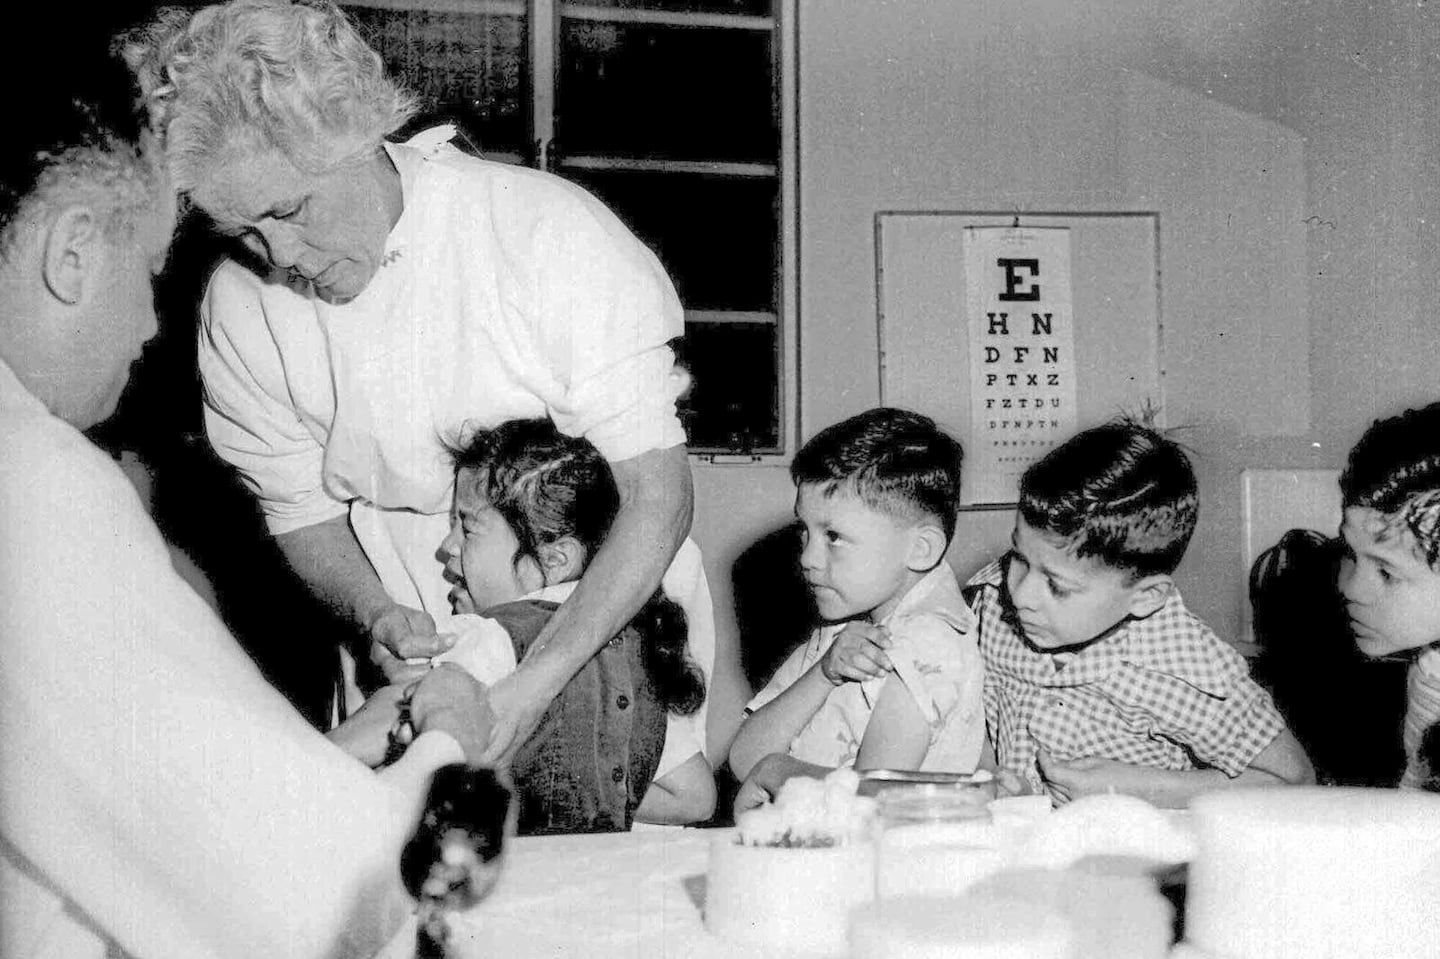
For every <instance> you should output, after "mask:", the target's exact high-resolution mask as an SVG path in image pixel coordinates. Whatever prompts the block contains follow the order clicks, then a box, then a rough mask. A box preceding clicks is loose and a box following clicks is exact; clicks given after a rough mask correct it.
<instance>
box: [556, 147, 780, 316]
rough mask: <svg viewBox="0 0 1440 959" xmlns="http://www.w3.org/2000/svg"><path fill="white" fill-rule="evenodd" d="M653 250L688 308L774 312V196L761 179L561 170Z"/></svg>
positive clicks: (776, 237) (773, 186) (771, 187)
mask: <svg viewBox="0 0 1440 959" xmlns="http://www.w3.org/2000/svg"><path fill="white" fill-rule="evenodd" d="M561 172H562V173H564V175H565V176H566V177H567V178H569V179H572V180H574V181H576V182H577V183H580V184H581V185H582V186H584V187H585V188H587V189H588V190H590V191H591V192H592V193H594V194H595V195H596V196H598V197H599V198H600V199H601V200H603V201H604V202H605V203H606V204H607V205H608V206H609V207H610V208H611V209H612V210H614V211H615V213H616V215H617V216H619V217H620V219H622V220H624V221H625V223H626V224H627V225H628V226H629V227H630V229H631V230H633V231H634V232H635V235H636V236H638V237H639V238H640V239H641V240H642V241H643V242H644V243H645V245H646V246H648V247H650V249H652V250H654V251H655V253H656V255H657V256H659V257H660V261H661V262H662V263H664V264H665V269H666V270H667V271H669V273H670V278H671V279H672V280H674V281H675V288H676V290H677V291H678V292H679V293H680V301H681V302H682V303H684V304H685V307H686V308H687V309H691V310H747V311H765V312H774V311H775V309H776V286H777V276H776V274H777V267H776V263H777V262H778V250H779V246H778V243H779V233H778V231H779V222H778V219H777V216H776V210H777V208H778V204H779V196H778V195H777V191H776V184H775V181H774V180H771V179H769V178H766V177H753V178H740V177H718V176H710V175H706V174H698V173H656V172H653V171H648V170H609V171H599V170H574V171H572V170H562V171H561Z"/></svg>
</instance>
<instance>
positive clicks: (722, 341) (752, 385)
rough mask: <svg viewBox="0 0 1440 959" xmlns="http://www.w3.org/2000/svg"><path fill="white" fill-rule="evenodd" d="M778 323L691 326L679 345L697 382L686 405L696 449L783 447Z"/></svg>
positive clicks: (742, 450) (748, 450) (685, 415)
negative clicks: (781, 444) (781, 440)
mask: <svg viewBox="0 0 1440 959" xmlns="http://www.w3.org/2000/svg"><path fill="white" fill-rule="evenodd" d="M777 330H778V328H777V327H776V326H775V325H774V324H773V323H696V322H691V323H687V324H686V325H685V339H684V341H683V342H682V343H680V344H677V347H678V349H677V353H678V354H679V357H680V360H681V362H682V363H684V364H685V365H686V367H688V368H689V370H690V375H691V377H692V378H693V381H694V382H693V385H692V386H691V388H690V395H689V397H688V399H687V400H686V401H685V402H684V403H682V405H681V413H680V415H681V418H682V419H683V420H684V421H685V427H686V431H687V433H688V435H689V438H690V449H692V450H695V451H699V452H704V451H716V452H726V453H775V452H779V450H780V387H779V369H780V366H779V364H780V343H779V337H778V336H777V335H776V334H777Z"/></svg>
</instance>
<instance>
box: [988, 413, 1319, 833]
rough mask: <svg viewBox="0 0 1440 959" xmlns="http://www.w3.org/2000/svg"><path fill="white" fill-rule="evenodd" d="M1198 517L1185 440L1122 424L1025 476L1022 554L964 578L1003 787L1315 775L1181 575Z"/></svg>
mask: <svg viewBox="0 0 1440 959" xmlns="http://www.w3.org/2000/svg"><path fill="white" fill-rule="evenodd" d="M1196 513H1197V495H1196V484H1195V474H1194V471H1193V470H1192V469H1191V466H1190V462H1189V460H1188V459H1187V457H1186V456H1185V454H1184V452H1183V451H1182V450H1181V449H1180V448H1179V447H1178V446H1177V445H1176V444H1175V443H1174V442H1172V441H1170V440H1168V439H1166V438H1165V437H1163V436H1161V435H1160V434H1159V433H1157V432H1155V431H1154V430H1152V429H1149V428H1147V427H1145V426H1142V425H1140V424H1138V423H1135V422H1131V421H1127V420H1122V421H1117V422H1114V423H1110V424H1107V425H1104V426H1100V427H1096V428H1094V429H1090V430H1086V431H1084V432H1082V433H1079V434H1078V435H1076V436H1074V437H1073V438H1071V439H1070V440H1068V441H1067V442H1065V443H1063V444H1061V445H1060V446H1058V447H1056V448H1055V449H1054V450H1052V451H1051V452H1050V453H1049V454H1047V455H1046V456H1045V457H1044V458H1043V459H1041V460H1039V461H1038V462H1036V463H1034V464H1033V465H1032V466H1031V467H1030V468H1029V469H1028V470H1026V471H1025V474H1024V476H1023V478H1022V479H1021V482H1020V508H1019V510H1018V513H1017V515H1016V519H1015V529H1014V532H1013V534H1012V535H1011V549H1010V551H1009V552H1008V553H1007V554H1006V555H1005V556H1004V557H1003V558H1001V559H1000V560H998V561H997V562H994V563H991V564H990V565H989V566H987V567H986V568H984V569H982V570H981V571H980V572H979V573H977V574H976V575H975V576H974V577H973V578H972V579H971V580H970V583H969V586H968V587H967V594H968V595H969V596H970V598H971V603H972V608H973V609H974V611H975V613H976V616H977V617H978V620H979V632H980V651H981V655H982V656H983V657H984V661H985V718H986V726H987V728H988V730H989V734H990V738H991V741H992V743H993V745H994V749H995V754H996V756H995V758H996V760H997V763H998V768H999V770H1000V775H999V780H1000V784H1001V788H1002V790H1003V791H1006V792H1012V793H1015V792H1034V793H1040V792H1042V791H1043V792H1048V793H1049V795H1050V796H1051V798H1052V799H1053V800H1055V801H1056V802H1057V803H1065V802H1068V801H1070V800H1072V799H1076V798H1079V797H1080V796H1084V795H1090V794H1094V793H1106V792H1116V793H1126V794H1129V795H1134V796H1139V797H1140V798H1142V799H1146V800H1148V801H1150V802H1152V803H1154V804H1156V805H1158V806H1168V807H1182V806H1184V805H1186V804H1187V803H1188V802H1189V800H1190V798H1191V797H1192V796H1194V795H1196V794H1197V793H1200V792H1203V791H1207V790H1210V789H1215V788H1218V787H1223V786H1231V785H1260V784H1273V783H1303V782H1310V781H1312V780H1313V778H1314V771H1313V769H1312V768H1311V766H1310V762H1309V760H1308V759H1307V758H1306V756H1305V752H1304V750H1303V749H1302V748H1301V747H1300V744H1299V743H1298V742H1297V741H1296V740H1295V737H1294V736H1293V735H1291V733H1290V731H1289V730H1288V729H1287V728H1286V726H1285V722H1284V720H1283V719H1282V718H1281V717H1280V714H1279V712H1278V711H1277V710H1276V708H1275V704H1274V703H1273V702H1272V701H1271V699H1270V696H1269V694H1268V693H1266V692H1265V690H1263V689H1262V688H1261V687H1260V686H1259V685H1257V684H1256V683H1255V681H1254V680H1252V679H1251V678H1250V672H1249V667H1248V666H1247V664H1246V662H1245V660H1244V658H1243V657H1241V656H1240V654H1239V653H1238V652H1236V651H1235V650H1234V649H1233V648H1232V647H1231V646H1229V645H1228V644H1227V643H1225V642H1223V641H1221V640H1220V639H1219V638H1218V637H1217V636H1216V635H1215V634H1214V633H1213V632H1211V630H1210V628H1209V627H1208V626H1206V625H1205V624H1204V623H1203V622H1201V621H1200V619H1199V618H1198V617H1196V616H1195V615H1194V614H1193V613H1191V612H1190V611H1189V610H1188V609H1186V608H1185V603H1184V601H1183V600H1182V599H1181V598H1180V593H1179V591H1178V590H1177V589H1176V587H1175V582H1174V580H1173V579H1172V578H1171V574H1172V573H1173V572H1174V571H1175V568H1176V567H1177V566H1178V565H1179V564H1180V559H1181V557H1182V556H1184V554H1185V547H1186V546H1187V545H1188V543H1189V542H1190V535H1191V533H1192V532H1193V531H1194V529H1195V518H1196Z"/></svg>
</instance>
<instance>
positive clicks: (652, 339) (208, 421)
mask: <svg viewBox="0 0 1440 959" xmlns="http://www.w3.org/2000/svg"><path fill="white" fill-rule="evenodd" d="M421 137H425V139H424V141H423V142H424V148H423V149H422V148H419V147H414V146H409V145H397V144H387V145H386V149H387V150H388V151H389V154H390V157H391V159H392V160H393V161H394V163H395V167H396V169H397V170H398V171H399V173H400V177H401V185H402V189H403V191H404V199H405V208H404V212H403V213H402V214H401V217H400V219H399V221H398V222H397V223H396V224H395V227H394V228H393V229H392V230H391V232H390V236H389V238H388V239H387V241H386V252H385V256H384V263H385V265H384V266H382V267H381V268H380V270H379V271H378V272H377V273H376V275H375V278H374V279H373V280H371V282H370V285H369V286H368V287H366V289H365V290H364V292H362V293H361V294H360V296H358V297H356V298H355V299H354V300H352V301H351V302H349V303H347V304H344V305H340V306H335V305H330V304H327V303H325V302H323V301H321V300H319V299H316V298H315V297H314V296H313V295H312V294H311V293H310V292H309V289H308V287H305V288H300V289H294V288H292V287H291V286H289V285H287V284H286V283H284V282H281V281H278V280H276V279H274V278H273V277H272V278H271V279H269V280H266V279H262V278H260V277H258V276H256V275H255V274H254V273H252V272H250V271H249V270H247V269H245V268H243V267H241V266H239V265H238V264H235V263H230V262H227V263H224V264H222V265H221V266H220V268H219V269H218V270H216V272H215V274H214V276H213V277H212V278H211V280H210V285H209V288H208V290H207V291H206V295H205V299H204V302H203V303H202V305H201V311H200V313H201V325H200V342H199V367H200V373H201V376H202V378H203V380H204V384H205V425H206V430H207V432H208V434H209V437H210V442H211V443H212V444H213V445H214V447H215V449H216V451H217V452H218V453H219V454H220V456H221V457H223V458H224V459H225V460H226V461H228V462H229V463H231V464H232V465H234V466H235V467H237V468H238V469H239V470H240V473H241V475H242V476H243V477H245V479H246V481H247V482H248V484H249V485H250V486H251V488H252V489H253V490H254V491H255V492H256V493H257V494H258V496H259V498H260V504H261V507H262V509H263V510H264V513H265V518H266V522H267V523H268V525H269V528H270V530H271V531H272V532H274V533H277V534H278V533H284V532H288V531H290V530H294V529H299V528H301V527H304V526H310V525H313V524H315V523H318V522H321V521H323V520H327V519H331V518H333V517H335V516H338V515H340V514H342V513H344V512H346V510H347V508H348V510H349V512H350V522H351V526H352V528H353V529H354V531H355V535H356V538H357V539H358V540H359V542H360V545H361V547H362V548H363V549H364V551H365V554H366V556H367V557H368V558H369V559H370V562H371V564H372V565H373V566H374V567H375V570H376V572H377V573H378V574H379V576H380V581H381V582H382V583H383V584H384V586H385V589H386V591H387V592H388V593H389V595H390V597H391V598H392V599H393V600H395V601H396V602H398V603H403V604H405V605H408V606H413V607H416V608H419V609H423V610H425V611H426V612H428V613H430V614H431V616H433V617H434V618H435V620H436V622H437V624H439V625H440V626H441V628H442V629H443V628H445V626H444V622H443V621H444V620H446V619H448V618H449V616H450V606H449V601H448V599H447V596H448V593H449V589H450V585H449V584H448V583H447V582H446V581H445V579H444V577H443V576H442V565H441V563H440V562H439V561H438V560H437V559H436V558H435V551H436V549H437V548H438V547H439V545H440V542H441V540H443V539H444V538H445V534H446V532H447V531H448V529H449V516H448V512H449V509H450V498H451V485H452V480H453V471H452V468H451V464H450V456H449V453H448V451H447V450H446V444H452V445H453V444H456V443H459V442H462V441H463V440H464V439H465V438H466V437H467V435H468V434H469V433H471V432H473V431H474V429H476V428H480V427H491V426H495V425H498V424H499V423H501V422H504V421H505V420H509V419H515V418H520V417H539V416H549V417H550V418H551V419H552V420H553V421H554V422H555V425H556V426H557V427H558V428H559V429H560V430H561V432H563V433H566V434H567V435H571V436H584V437H585V438H587V439H589V440H590V441H591V442H593V443H594V444H595V446H596V447H597V448H598V449H599V450H600V452H601V453H602V454H604V456H605V457H606V458H607V459H609V460H611V461H612V462H614V461H618V460H624V459H631V458H633V457H635V456H638V455H640V454H641V453H645V452H649V451H652V450H660V449H668V448H671V447H674V446H678V445H681V444H683V443H684V442H685V434H684V430H683V429H682V428H681V426H680V421H679V419H678V418H677V416H676V414H675V398H676V396H677V395H678V394H679V392H680V390H681V388H682V387H683V384H684V381H683V379H682V378H681V377H680V376H679V375H677V373H676V371H675V368H674V355H673V353H672V352H671V350H670V349H669V347H668V346H667V345H666V344H667V343H668V341H669V340H671V339H673V338H674V337H677V336H680V335H681V334H682V333H683V332H684V313H683V311H682V309H681V306H680V301H679V299H678V298H677V297H676V295H675V291H674V287H673V286H672V285H671V283H670V280H669V278H668V277H666V275H665V271H664V269H663V268H662V267H661V266H660V263H659V261H658V260H657V259H656V258H655V256H654V254H652V253H651V252H650V251H649V250H648V249H646V248H645V247H644V245H643V244H641V243H640V242H639V241H637V240H636V239H635V237H634V236H632V235H631V234H630V232H629V230H627V229H626V228H625V226H624V224H622V223H621V222H620V221H619V220H618V219H616V217H615V216H614V214H612V213H611V212H610V211H609V210H607V209H606V208H605V207H604V205H603V204H601V203H600V202H599V201H597V200H595V198H594V197H592V196H590V195H589V194H588V193H585V192H584V191H583V190H581V189H579V188H578V187H576V186H574V185H573V184H570V183H567V182H566V181H564V180H561V179H560V178H558V177H553V176H550V175H548V174H544V173H539V172H536V171H534V170H526V169H523V168H519V167H513V166H507V165H504V164H498V163H490V162H487V161H483V160H478V159H475V158H473V157H469V156H466V155H464V154H462V153H460V152H459V151H458V150H455V149H454V148H453V147H450V146H447V145H443V144H437V143H436V142H435V141H436V140H437V139H438V138H436V137H433V136H431V137H426V135H425V134H422V135H421ZM418 140H420V138H417V141H418ZM414 142H416V141H412V143H414ZM664 586H665V591H666V593H667V594H668V595H669V596H670V597H671V598H672V599H674V600H675V601H676V602H677V603H679V604H680V606H681V607H682V608H684V610H685V614H686V616H687V617H688V618H689V622H690V646H691V650H692V654H693V655H694V656H695V657H696V660H697V661H698V662H700V664H701V665H702V667H704V668H705V671H706V676H707V677H709V676H710V675H711V669H710V661H709V660H706V659H702V658H701V657H702V655H704V654H705V651H706V650H707V649H708V650H712V651H713V649H714V645H715V623H714V611H713V609H712V608H711V605H710V592H709V587H708V585H707V584H706V582H705V576H704V570H703V568H702V566H701V564H700V560H699V550H698V549H697V548H696V547H695V546H694V544H693V543H687V544H686V546H685V547H683V548H682V550H681V552H680V554H679V555H678V556H677V557H676V558H675V561H674V563H673V564H672V565H671V568H670V570H669V572H668V573H667V574H666V577H665V582H664ZM710 655H712V656H713V652H712V653H711V654H710ZM692 718H693V720H694V721H695V722H696V723H697V724H698V727H699V729H700V730H701V731H702V735H701V741H702V742H703V741H704V736H703V730H704V723H705V713H704V710H703V709H702V711H701V713H700V714H699V715H698V716H696V717H692Z"/></svg>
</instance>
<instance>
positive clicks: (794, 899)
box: [705, 831, 875, 956]
mask: <svg viewBox="0 0 1440 959" xmlns="http://www.w3.org/2000/svg"><path fill="white" fill-rule="evenodd" d="M874 876H875V847H874V844H873V843H870V842H861V843H855V844H852V845H845V846H831V847H828V848H821V849H808V848H780V847H774V846H742V845H739V844H737V843H736V842H735V836H734V833H732V832H728V831H727V832H725V833H722V834H720V835H717V836H716V837H715V838H714V840H712V841H711V845H710V869H709V874H708V877H707V881H706V887H705V927H706V928H707V929H709V930H710V931H711V932H712V933H714V934H715V935H717V936H719V937H721V938H723V939H726V940H728V941H730V942H733V943H737V944H740V945H747V946H753V947H755V948H756V949H757V950H758V952H757V954H758V955H770V954H772V953H780V952H787V951H788V952H796V953H803V954H810V955H821V956H839V955H844V953H845V949H846V931H847V929H848V927H849V917H850V910H851V909H852V908H853V907H855V906H857V905H860V904H862V903H867V902H870V901H871V900H872V899H873V898H874V893H875V879H874Z"/></svg>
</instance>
